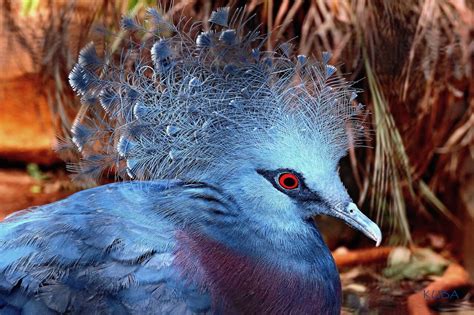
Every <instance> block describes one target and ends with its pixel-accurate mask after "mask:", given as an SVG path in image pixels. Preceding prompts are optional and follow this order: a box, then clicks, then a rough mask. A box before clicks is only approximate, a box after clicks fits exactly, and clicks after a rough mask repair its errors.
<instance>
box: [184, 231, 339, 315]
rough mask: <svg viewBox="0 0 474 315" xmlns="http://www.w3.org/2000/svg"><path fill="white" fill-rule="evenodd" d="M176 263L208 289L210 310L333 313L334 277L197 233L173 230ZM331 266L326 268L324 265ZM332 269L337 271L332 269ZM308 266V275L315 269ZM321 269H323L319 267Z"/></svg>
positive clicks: (336, 303) (335, 304) (336, 291)
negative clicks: (293, 268) (287, 266)
mask: <svg viewBox="0 0 474 315" xmlns="http://www.w3.org/2000/svg"><path fill="white" fill-rule="evenodd" d="M177 240H178V246H177V251H176V259H175V261H176V264H177V266H178V268H179V269H180V270H181V272H182V273H183V276H184V277H186V278H187V279H188V280H190V281H192V282H194V283H195V284H197V285H199V286H200V287H201V288H202V289H203V290H205V291H207V292H208V293H210V295H211V297H212V300H213V309H214V310H215V313H224V314H233V313H236V314H289V313H291V314H339V312H340V298H341V297H340V294H341V293H340V283H339V276H338V275H336V276H337V277H334V274H328V275H327V277H326V276H325V275H323V274H312V273H309V274H300V273H294V272H289V271H288V270H282V269H280V268H278V267H276V266H272V265H270V264H268V263H267V262H264V261H263V260H258V259H255V258H251V257H248V256H245V255H242V254H239V253H237V252H235V251H234V250H231V249H229V248H227V247H225V246H224V245H222V244H220V243H217V242H216V241H214V240H211V239H209V238H206V237H204V236H202V235H194V234H189V233H186V232H182V231H181V232H179V233H178V235H177ZM328 270H331V266H328ZM334 271H335V272H336V273H337V270H334ZM318 272H319V271H318V269H317V268H315V269H314V273H318ZM321 272H325V271H321Z"/></svg>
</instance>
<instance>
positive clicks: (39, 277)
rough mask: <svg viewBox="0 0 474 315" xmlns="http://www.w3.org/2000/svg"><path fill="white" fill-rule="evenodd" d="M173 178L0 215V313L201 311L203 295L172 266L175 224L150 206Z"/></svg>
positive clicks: (96, 190)
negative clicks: (0, 221)
mask: <svg viewBox="0 0 474 315" xmlns="http://www.w3.org/2000/svg"><path fill="white" fill-rule="evenodd" d="M173 185H176V183H170V182H147V183H143V182H136V183H117V184H110V185H105V186H101V187H97V188H94V189H89V190H86V191H82V192H79V193H77V194H75V195H73V196H71V197H70V198H68V199H65V200H62V201H59V202H56V203H53V204H49V205H46V206H42V207H38V208H35V209H29V210H26V211H24V212H21V213H19V214H15V215H13V216H10V217H8V218H7V219H5V221H4V222H2V223H0V313H1V314H4V313H6V314H8V313H12V314H16V313H22V314H23V313H26V314H49V313H64V312H68V313H82V314H95V313H100V314H122V313H137V314H148V313H160V314H166V313H173V314H176V313H180V314H185V313H195V312H205V311H206V310H208V308H209V303H210V302H209V298H208V297H207V296H206V294H201V293H200V292H199V291H198V290H197V288H195V287H193V285H192V283H187V282H186V281H183V280H181V279H180V276H179V272H177V271H176V270H175V266H174V265H173V260H174V247H175V242H176V239H175V235H176V226H175V225H174V224H173V223H172V222H171V221H170V220H168V219H167V218H165V216H164V215H163V213H162V212H160V211H153V210H154V209H152V207H153V206H154V204H153V202H152V200H150V199H152V198H153V197H150V196H155V197H156V196H161V195H163V194H164V192H165V191H166V190H167V189H168V188H169V187H170V186H173ZM146 207H150V208H149V209H146ZM158 210H159V209H158Z"/></svg>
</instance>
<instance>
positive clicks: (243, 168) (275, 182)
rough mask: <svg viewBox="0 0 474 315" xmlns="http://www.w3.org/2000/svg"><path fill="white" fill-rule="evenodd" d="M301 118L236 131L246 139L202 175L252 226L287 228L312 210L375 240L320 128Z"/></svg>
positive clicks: (308, 219)
mask: <svg viewBox="0 0 474 315" xmlns="http://www.w3.org/2000/svg"><path fill="white" fill-rule="evenodd" d="M302 124H304V121H302V120H301V119H300V118H298V117H294V116H291V115H288V116H284V117H282V118H281V119H279V121H278V122H276V125H275V126H274V127H273V128H271V129H270V130H266V131H265V133H260V134H259V133H258V131H256V130H254V131H252V132H251V133H249V134H247V135H245V136H243V135H241V136H240V138H241V139H242V138H245V139H246V141H245V140H241V142H242V143H241V145H240V146H239V147H238V149H237V150H234V151H233V152H234V154H233V155H231V156H229V157H228V158H227V159H223V161H222V162H221V163H219V164H218V165H217V166H216V167H215V168H214V170H211V169H209V171H208V172H206V173H207V174H209V176H208V177H207V178H206V179H205V180H206V181H209V182H214V181H215V182H216V185H219V186H220V187H222V188H223V189H224V190H225V191H226V192H227V193H229V194H230V195H232V197H233V198H234V199H235V200H236V202H237V203H238V204H239V208H240V211H242V212H243V215H244V216H245V217H246V218H248V219H247V221H249V220H250V221H255V222H256V223H258V226H261V227H267V228H270V229H271V230H275V231H278V232H279V233H282V232H283V233H285V232H287V233H290V234H291V233H293V232H298V230H299V229H301V226H302V225H303V224H313V222H312V218H313V217H314V216H316V215H328V216H332V217H335V218H338V219H341V220H343V221H344V222H346V223H347V224H348V225H349V226H351V227H353V228H355V229H357V230H359V231H361V232H362V233H364V234H365V235H366V236H367V237H369V238H371V239H373V240H374V241H375V242H376V245H377V246H378V245H379V244H380V242H381V239H382V234H381V231H380V229H379V227H378V226H377V224H375V223H374V222H372V221H371V220H370V219H369V218H368V217H367V216H365V215H364V214H363V213H362V212H361V211H360V210H359V209H358V207H357V206H356V204H355V203H354V202H353V201H352V199H351V197H350V196H349V195H348V193H347V191H346V189H345V187H344V185H343V183H342V182H341V179H340V176H339V172H338V162H339V158H340V157H339V156H338V155H337V154H335V152H334V150H333V149H334V145H331V143H328V140H329V138H328V137H327V136H326V135H324V133H318V132H315V130H314V129H306V128H303V127H302ZM252 134H253V135H252ZM293 230H294V231H293Z"/></svg>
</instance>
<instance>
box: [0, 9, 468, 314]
mask: <svg viewBox="0 0 474 315" xmlns="http://www.w3.org/2000/svg"><path fill="white" fill-rule="evenodd" d="M160 3H161V5H160V7H165V8H170V7H171V4H170V2H169V1H160ZM156 5H157V3H156V0H155V1H152V0H123V1H112V0H76V1H73V0H70V1H68V0H0V12H1V14H0V69H1V71H0V220H1V219H2V218H3V217H4V216H6V215H8V214H9V213H11V212H14V211H16V210H20V209H24V208H27V207H30V206H34V205H39V204H44V203H49V202H52V201H55V200H57V199H61V198H64V197H65V196H67V195H69V194H72V193H74V192H75V191H78V190H80V189H83V188H84V186H83V185H81V184H79V183H77V182H74V181H71V179H70V177H69V173H68V170H67V165H66V163H64V162H63V161H62V160H61V159H60V157H59V155H58V154H57V153H56V152H55V150H54V148H55V147H57V144H58V140H57V139H58V138H64V137H67V136H68V135H69V128H70V126H71V123H72V121H73V118H74V115H75V113H77V112H78V111H79V110H80V103H79V100H78V99H77V98H76V97H74V93H73V92H72V90H71V88H70V86H69V85H68V79H67V76H68V73H69V71H70V70H71V68H72V66H73V64H74V63H75V62H76V59H77V55H78V52H79V50H80V49H81V48H82V47H83V46H84V45H85V44H87V43H88V42H89V41H91V40H94V41H95V42H96V46H98V47H99V51H100V50H101V49H102V48H103V47H104V45H107V46H108V47H109V48H110V49H112V50H116V51H118V52H120V50H121V49H122V47H123V45H124V36H125V35H124V34H122V33H121V32H120V20H121V17H122V16H123V15H127V16H132V17H136V18H141V17H143V14H144V11H145V8H146V7H147V6H156ZM226 5H230V6H231V7H232V8H233V9H235V8H238V7H245V9H244V10H245V12H246V14H247V15H248V16H252V15H254V17H253V18H252V19H251V21H250V23H249V26H250V28H259V29H260V30H261V31H262V32H264V33H266V32H270V31H272V30H273V31H272V32H271V35H270V40H269V42H268V44H267V47H266V48H267V49H271V48H272V46H274V45H275V44H276V43H277V42H280V41H285V40H291V43H292V44H293V45H294V50H295V52H296V53H297V54H305V55H309V56H311V55H315V56H318V55H319V53H320V52H322V51H330V52H332V53H333V56H332V59H331V63H332V64H335V65H336V66H338V68H339V75H343V76H345V77H346V78H348V79H350V80H352V81H354V82H355V86H356V87H357V88H360V89H361V91H363V92H362V93H361V94H360V95H359V98H358V101H359V102H361V103H363V104H365V105H366V106H367V109H368V110H369V112H370V114H368V115H367V116H366V117H364V119H365V120H366V121H367V123H368V125H369V126H370V128H369V131H367V136H366V139H365V143H364V145H363V147H360V148H351V150H350V151H349V155H348V156H347V157H346V158H344V159H343V161H342V163H341V175H342V177H343V181H344V182H345V183H346V186H347V187H348V190H349V193H350V194H351V196H352V197H353V199H354V200H356V201H357V203H358V205H359V207H360V208H361V209H364V211H365V212H366V213H367V214H368V215H369V216H370V217H372V218H374V219H376V221H377V222H378V223H379V225H380V226H381V227H382V229H383V232H384V236H385V241H384V246H383V247H382V248H379V249H361V248H366V247H367V248H369V247H371V246H372V244H370V243H369V242H368V241H367V240H365V239H364V238H363V237H361V236H360V235H359V234H358V233H357V232H355V231H353V230H351V229H349V228H347V227H346V226H345V225H343V224H341V223H339V222H338V221H335V220H334V221H333V220H331V219H328V218H317V219H316V220H317V223H318V224H319V226H320V227H321V229H322V230H323V232H324V235H325V238H326V241H327V243H328V245H329V246H330V248H331V249H332V250H334V256H335V257H336V262H337V263H338V265H339V267H340V270H341V272H342V274H341V278H342V280H343V288H344V312H347V313H357V314H368V313H371V314H372V313H374V314H390V313H394V314H395V313H398V314H399V313H400V311H402V313H403V311H406V312H408V311H409V312H411V313H413V314H424V313H423V312H440V313H444V312H458V313H459V314H474V303H473V301H474V298H473V297H472V289H470V285H469V283H470V282H469V275H470V276H471V279H472V278H473V276H474V233H473V231H474V161H473V158H474V128H473V127H474V111H473V110H474V98H473V97H472V96H473V95H472V94H473V92H474V83H473V80H472V76H473V65H474V41H473V38H474V2H473V1H472V0H414V1H392V0H307V1H302V0H291V1H290V0H248V1H237V0H235V1H218V0H216V1H203V0H175V1H174V6H173V7H172V9H171V10H169V11H168V13H167V14H168V16H169V17H170V18H172V17H173V16H175V15H181V14H182V15H184V16H187V17H192V18H195V19H196V20H200V19H205V17H207V16H209V14H210V12H211V11H212V10H213V9H215V8H217V7H219V6H226ZM104 29H105V30H107V31H111V32H103V30H104ZM99 30H102V31H99ZM110 33H113V34H114V36H110V35H107V34H110ZM112 180H113V177H111V178H104V179H103V182H108V181H112ZM99 184H100V183H99ZM427 290H428V293H429V295H428V296H427V295H426V292H427ZM443 292H448V293H447V294H448V295H449V296H448V298H447V297H446V294H445V293H443ZM420 294H421V295H420ZM443 294H444V296H441V295H443ZM425 306H426V307H425Z"/></svg>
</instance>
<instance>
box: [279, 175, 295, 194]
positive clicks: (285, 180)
mask: <svg viewBox="0 0 474 315" xmlns="http://www.w3.org/2000/svg"><path fill="white" fill-rule="evenodd" d="M278 184H280V186H281V187H282V188H284V189H288V190H292V189H296V188H298V186H299V185H300V181H299V179H298V177H297V176H296V175H295V174H292V173H282V174H280V176H279V177H278Z"/></svg>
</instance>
